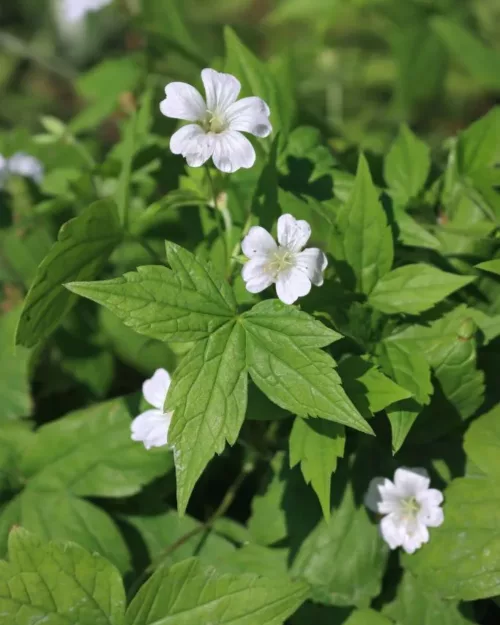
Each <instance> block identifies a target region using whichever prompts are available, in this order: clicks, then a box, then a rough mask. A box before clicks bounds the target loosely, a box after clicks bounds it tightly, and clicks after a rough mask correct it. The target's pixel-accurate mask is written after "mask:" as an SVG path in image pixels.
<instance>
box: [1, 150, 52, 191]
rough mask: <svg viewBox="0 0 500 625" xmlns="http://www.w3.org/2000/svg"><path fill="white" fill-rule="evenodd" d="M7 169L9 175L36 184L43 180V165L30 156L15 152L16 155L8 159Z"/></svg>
mask: <svg viewBox="0 0 500 625" xmlns="http://www.w3.org/2000/svg"><path fill="white" fill-rule="evenodd" d="M7 168H8V173H10V174H15V175H17V176H24V177H25V178H31V180H33V181H34V182H37V183H40V182H42V180H43V172H44V169H43V165H42V163H41V162H40V161H39V160H38V159H37V158H35V157H34V156H31V155H30V154H25V153H24V152H16V154H14V155H13V156H11V157H10V158H9V159H8V161H7Z"/></svg>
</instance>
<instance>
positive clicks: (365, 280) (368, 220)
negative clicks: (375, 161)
mask: <svg viewBox="0 0 500 625" xmlns="http://www.w3.org/2000/svg"><path fill="white" fill-rule="evenodd" d="M337 225H338V230H339V241H338V243H337V245H338V246H339V250H338V255H337V258H338V260H345V261H347V263H348V264H349V265H350V268H351V269H352V271H353V272H354V276H355V279H356V288H357V290H358V291H361V292H362V293H366V294H368V293H370V292H371V290H372V289H373V287H374V286H375V285H376V283H377V282H378V281H379V280H380V279H381V278H382V277H383V276H384V275H385V274H386V273H387V272H388V271H390V269H391V267H392V261H393V257H394V248H393V242H392V234H391V229H390V227H389V226H388V225H387V218H386V215H385V212H384V209H383V208H382V205H381V204H380V202H379V199H378V192H377V189H376V188H375V186H374V184H373V182H372V177H371V174H370V169H369V167H368V163H367V162H366V159H365V157H364V156H363V155H361V156H360V157H359V164H358V171H357V174H356V181H355V183H354V187H353V189H352V192H351V195H350V196H349V200H348V201H347V203H346V204H345V205H344V206H343V207H342V209H341V211H340V213H339V215H338V223H337Z"/></svg>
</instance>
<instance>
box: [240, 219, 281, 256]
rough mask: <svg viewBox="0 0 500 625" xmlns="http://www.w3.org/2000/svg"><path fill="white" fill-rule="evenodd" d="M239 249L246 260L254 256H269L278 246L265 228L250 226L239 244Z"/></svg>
mask: <svg viewBox="0 0 500 625" xmlns="http://www.w3.org/2000/svg"><path fill="white" fill-rule="evenodd" d="M241 249H242V251H243V254H245V256H246V257H247V258H254V257H255V256H269V255H270V254H273V253H274V252H275V251H276V250H277V249H278V246H277V245H276V242H275V240H274V239H273V237H272V236H271V235H270V234H269V232H268V231H267V230H265V228H262V227H261V226H252V228H250V230H249V231H248V234H247V236H246V237H245V238H244V239H243V241H242V242H241Z"/></svg>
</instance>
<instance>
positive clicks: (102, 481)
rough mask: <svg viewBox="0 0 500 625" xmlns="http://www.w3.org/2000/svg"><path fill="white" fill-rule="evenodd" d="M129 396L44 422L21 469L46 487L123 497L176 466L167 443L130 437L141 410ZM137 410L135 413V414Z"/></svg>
mask: <svg viewBox="0 0 500 625" xmlns="http://www.w3.org/2000/svg"><path fill="white" fill-rule="evenodd" d="M133 405H134V402H133V401H132V399H131V398H129V399H128V400H127V399H115V400H112V401H109V402H106V403H104V404H97V405H96V406H92V407H90V408H84V409H83V410H78V411H76V412H73V413H70V414H69V415H66V416H65V417H62V418H61V419H58V420H57V421H52V422H51V423H48V424H47V425H44V426H42V427H41V428H40V429H39V430H38V431H37V432H36V434H35V436H34V437H33V439H32V442H31V445H29V447H28V448H27V449H26V450H25V452H24V454H23V456H22V458H21V471H22V472H23V473H24V475H25V476H26V477H27V478H28V479H29V481H30V484H31V485H33V486H36V487H37V488H42V489H47V488H49V489H55V488H56V489H57V488H64V489H66V490H68V491H69V492H71V493H74V494H75V495H80V496H92V497H125V496H127V495H133V494H134V493H137V492H138V491H139V490H140V489H141V486H143V485H144V484H147V483H148V482H150V481H151V480H152V479H154V478H155V477H157V476H159V475H163V474H164V473H166V472H167V471H168V470H169V469H170V468H171V467H172V456H171V454H170V453H169V452H168V451H166V450H165V449H162V450H153V451H146V450H145V449H144V446H143V445H142V444H139V443H136V442H134V441H133V440H132V439H131V438H130V423H131V420H132V418H133V417H135V416H137V414H139V412H140V411H139V409H138V407H137V406H136V410H134V411H133ZM134 412H135V414H134Z"/></svg>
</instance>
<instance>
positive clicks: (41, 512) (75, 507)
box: [0, 487, 130, 573]
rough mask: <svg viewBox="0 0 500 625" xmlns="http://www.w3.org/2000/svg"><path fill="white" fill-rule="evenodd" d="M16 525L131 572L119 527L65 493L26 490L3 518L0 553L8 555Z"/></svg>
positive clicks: (3, 511) (98, 510)
mask: <svg viewBox="0 0 500 625" xmlns="http://www.w3.org/2000/svg"><path fill="white" fill-rule="evenodd" d="M13 525H21V526H22V527H24V528H25V529H27V530H29V531H31V532H35V533H36V534H37V536H40V538H42V539H43V540H72V541H74V542H77V543H78V544H79V545H81V546H82V547H85V549H88V550H89V551H91V552H97V553H100V554H101V555H102V556H104V557H105V558H107V559H108V560H110V561H111V562H112V563H113V564H114V565H115V566H116V567H117V568H118V569H119V570H120V571H121V572H122V573H125V572H126V571H128V570H129V569H130V556H129V552H128V549H127V545H126V543H125V541H124V539H123V537H122V535H121V534H120V531H119V530H118V528H117V526H116V525H115V524H114V522H113V521H112V520H111V518H110V517H109V516H108V515H107V514H106V513H105V512H104V511H103V510H101V509H100V508H98V507H97V506H94V505H93V504H91V503H89V502H88V501H85V500H84V499H79V498H78V497H75V496H73V495H70V494H69V493H66V492H65V491H44V490H42V489H38V488H37V489H35V488H29V487H28V488H26V489H24V490H23V491H22V493H20V494H19V495H17V496H16V497H15V498H14V499H12V500H11V501H10V502H9V503H8V504H7V506H6V507H5V508H4V509H2V512H1V514H0V551H1V552H3V553H5V548H6V545H7V537H8V534H9V531H10V530H11V528H12V526H13Z"/></svg>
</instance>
